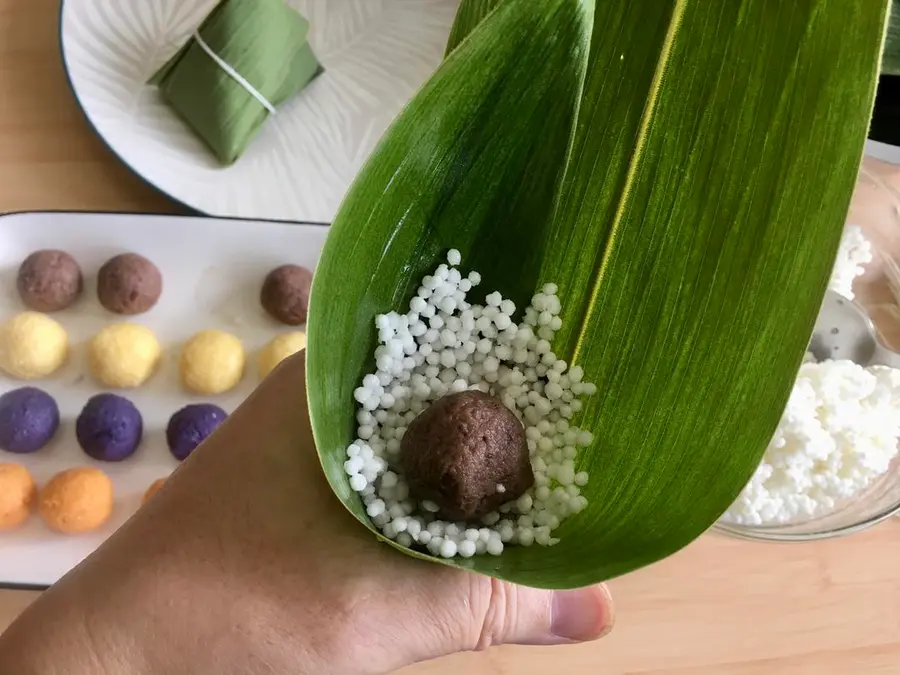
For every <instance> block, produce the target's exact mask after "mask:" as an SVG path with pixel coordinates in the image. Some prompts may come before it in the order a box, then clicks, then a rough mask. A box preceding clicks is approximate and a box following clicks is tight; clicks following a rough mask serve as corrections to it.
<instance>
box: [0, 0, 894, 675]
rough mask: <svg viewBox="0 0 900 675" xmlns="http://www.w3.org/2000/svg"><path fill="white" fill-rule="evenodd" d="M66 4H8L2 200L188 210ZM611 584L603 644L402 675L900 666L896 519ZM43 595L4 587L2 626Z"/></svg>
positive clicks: (721, 547)
mask: <svg viewBox="0 0 900 675" xmlns="http://www.w3.org/2000/svg"><path fill="white" fill-rule="evenodd" d="M122 1H123V2H124V1H125V0H122ZM129 1H132V0H129ZM134 1H137V0H134ZM57 10H58V7H57V3H56V2H55V1H54V0H0V210H2V211H19V210H29V209H78V210H116V211H123V210H139V211H154V212H177V208H176V207H175V206H173V205H172V204H171V203H170V202H168V201H167V200H166V199H164V198H163V197H161V196H160V195H159V194H157V193H156V192H154V191H153V190H152V189H151V188H149V187H147V186H146V185H144V184H143V183H142V182H141V181H140V180H138V179H137V178H135V177H134V176H133V175H132V174H131V173H130V172H129V171H128V170H127V169H125V168H123V167H122V166H121V165H120V164H119V163H118V162H117V161H116V159H115V158H114V157H113V156H112V154H111V153H109V152H108V151H107V149H106V148H105V147H104V146H103V144H102V143H101V142H100V141H99V140H97V138H95V136H94V135H93V134H92V133H91V131H90V130H89V128H88V126H87V124H86V123H85V121H84V119H83V118H82V116H81V113H80V112H79V110H78V108H77V107H76V105H75V104H74V102H73V100H72V98H71V96H70V94H69V90H68V87H67V84H66V81H65V78H64V75H63V71H62V68H61V66H60V61H59V56H58V49H57ZM898 184H900V180H898ZM0 554H2V553H0ZM611 586H612V589H613V592H614V594H615V596H616V599H617V602H618V611H619V613H618V624H617V626H616V629H615V630H614V631H613V633H612V635H610V636H609V637H608V638H606V639H605V640H603V641H601V642H599V643H597V644H592V645H585V646H577V647H570V648H560V649H542V648H500V649H494V650H490V651H488V652H485V653H480V654H465V655H461V656H458V657H455V658H451V659H446V660H444V661H440V662H436V663H432V664H424V665H420V666H417V667H415V668H411V669H409V670H407V671H404V673H405V675H413V674H417V675H450V674H451V673H456V672H461V669H463V668H466V669H467V670H468V672H470V673H472V675H501V674H503V675H512V674H513V673H515V674H517V675H532V674H533V675H537V674H539V673H540V674H541V675H544V674H546V673H559V672H566V673H570V674H571V675H577V674H582V673H583V674H585V675H587V674H588V673H590V674H592V675H593V674H598V673H604V674H610V675H613V674H621V675H626V674H627V675H639V674H640V675H762V674H768V673H777V674H779V675H807V674H809V675H856V674H858V673H875V674H878V673H885V674H887V673H894V674H896V673H900V603H898V600H900V522H898V521H893V522H889V523H885V524H883V525H881V526H879V527H877V528H876V529H874V530H872V531H869V532H867V533H864V534H860V535H857V536H854V537H851V538H849V539H844V540H836V541H830V542H822V543H816V544H806V545H774V544H752V543H746V542H738V541H733V540H729V539H726V538H723V537H718V536H714V535H709V536H706V537H704V538H703V539H701V540H700V541H698V542H697V543H696V544H694V545H693V546H691V547H690V548H689V549H688V550H686V551H684V552H682V553H680V554H678V555H676V556H674V557H672V558H670V559H669V560H666V561H664V562H662V563H660V564H658V565H656V566H654V567H653V568H651V569H647V570H643V571H641V572H638V573H636V574H633V575H631V576H628V577H627V578H624V579H619V580H616V581H614V582H613V583H612V584H611ZM33 597H35V596H34V594H32V593H26V592H14V591H0V628H2V627H3V626H6V625H7V624H8V623H9V622H10V621H11V620H12V619H13V618H14V617H15V616H16V615H17V614H18V612H20V611H21V610H22V608H24V607H25V606H26V604H27V603H28V602H29V601H30V600H31V599H32V598H33Z"/></svg>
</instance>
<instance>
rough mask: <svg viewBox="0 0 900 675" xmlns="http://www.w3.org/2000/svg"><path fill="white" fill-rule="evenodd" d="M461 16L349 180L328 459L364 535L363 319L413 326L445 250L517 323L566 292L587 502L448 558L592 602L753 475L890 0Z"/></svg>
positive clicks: (819, 290)
mask: <svg viewBox="0 0 900 675" xmlns="http://www.w3.org/2000/svg"><path fill="white" fill-rule="evenodd" d="M486 8H487V9H486ZM462 10H471V11H472V12H474V13H472V14H466V15H465V17H463V18H461V19H459V20H458V21H457V26H456V27H455V29H454V35H455V37H452V38H451V40H450V43H449V44H448V47H449V50H448V51H449V52H450V53H449V56H448V57H447V59H446V61H445V62H444V64H443V65H442V66H441V68H440V69H439V70H438V71H437V73H436V74H435V75H434V77H433V78H432V79H431V80H430V81H429V82H428V84H426V86H425V87H424V88H423V90H422V91H421V92H420V93H419V94H418V95H417V97H416V98H415V99H414V100H413V101H412V102H411V104H410V105H409V106H408V107H407V109H406V110H405V111H404V112H403V113H402V114H401V116H400V117H399V118H398V119H397V121H396V122H395V124H394V125H393V126H392V128H391V129H390V130H389V131H388V133H387V134H386V136H385V137H384V138H383V139H382V142H381V143H380V145H379V147H378V148H377V150H376V151H375V153H374V154H373V156H372V157H371V158H370V160H369V161H368V163H367V164H366V166H365V167H364V169H363V171H362V172H361V173H360V175H359V176H358V178H357V180H356V181H355V183H354V185H353V187H352V188H351V190H350V192H349V193H348V195H347V197H346V199H345V202H344V205H343V206H342V208H341V211H340V213H339V215H338V218H337V219H336V221H335V223H334V224H333V226H332V230H331V233H330V234H329V238H328V241H327V243H326V246H325V250H324V252H323V256H322V259H321V261H320V264H319V267H318V269H317V272H316V278H315V281H314V283H313V291H312V301H311V313H310V333H309V347H308V350H309V354H308V375H307V377H308V381H309V383H308V384H309V391H310V412H311V417H312V421H313V427H314V432H315V436H316V443H317V446H318V449H319V453H320V456H321V459H322V464H323V467H324V469H325V473H326V475H327V477H328V480H329V482H330V483H331V485H332V487H333V488H334V490H335V492H336V494H337V495H338V496H339V497H340V499H341V501H342V502H343V503H344V504H345V505H346V506H347V508H348V509H350V511H351V512H353V513H354V514H355V515H356V517H357V518H358V519H359V520H360V521H361V522H362V523H364V524H366V525H367V526H368V527H369V528H370V529H372V530H373V532H374V531H376V530H375V528H373V527H372V525H371V523H370V522H369V520H368V518H367V516H366V514H365V512H364V510H363V509H362V507H361V504H360V502H359V499H358V498H357V496H356V495H355V493H353V492H352V490H350V488H349V486H348V484H347V480H346V477H345V476H344V475H343V471H342V463H343V461H344V459H345V457H344V452H345V448H346V446H347V445H348V444H349V443H350V442H352V440H353V438H354V413H355V404H354V401H353V396H352V392H353V389H354V388H355V387H356V386H357V384H358V382H359V379H360V378H361V376H362V374H363V372H364V371H365V370H366V368H367V367H369V366H371V354H372V350H373V347H374V327H373V322H374V317H375V315H376V314H378V313H382V312H385V311H388V310H390V309H398V310H401V311H402V310H403V308H405V306H406V303H407V302H408V300H409V297H410V294H411V293H412V291H413V289H414V287H415V286H416V285H417V284H418V282H419V280H420V279H421V276H422V275H423V274H424V273H425V271H426V270H428V269H431V268H433V266H434V265H435V264H436V263H437V261H438V258H439V257H440V256H441V255H442V254H443V253H444V252H445V251H446V250H447V249H448V248H451V247H453V248H458V249H460V250H461V251H462V252H463V260H464V265H471V266H472V267H473V268H475V269H478V270H479V271H481V272H482V273H483V275H484V278H485V283H484V284H483V285H484V286H485V287H486V288H488V289H493V288H497V289H499V290H501V292H503V294H504V295H506V296H510V297H512V299H513V300H515V301H516V303H517V305H519V306H522V304H523V301H525V300H527V299H528V298H529V297H530V295H531V293H532V292H533V291H534V289H535V288H537V287H538V286H539V285H540V284H542V283H544V282H550V281H552V282H555V283H557V284H558V285H559V287H560V296H561V298H562V301H563V310H564V315H563V328H562V330H561V331H560V332H559V334H558V335H557V338H556V341H555V343H554V345H553V348H554V352H555V353H556V354H557V355H559V356H561V357H563V358H565V359H566V360H567V361H568V362H569V363H570V364H578V365H581V366H582V367H583V368H584V370H585V372H586V373H587V377H588V378H589V379H591V380H592V381H594V382H596V383H597V384H598V386H599V387H600V391H599V392H598V393H597V394H596V395H595V396H593V397H592V398H591V400H590V401H588V403H587V405H586V406H585V409H584V412H583V415H582V418H581V421H580V423H581V424H582V426H586V427H587V428H589V429H591V430H592V431H593V432H594V436H595V443H594V445H593V446H592V447H591V448H589V451H588V452H586V453H585V454H584V457H583V460H582V466H581V467H579V468H583V469H586V470H588V471H589V472H590V477H591V478H590V482H589V484H588V486H587V487H586V488H585V489H584V494H585V495H586V496H587V497H588V499H589V500H590V503H589V506H588V508H587V509H586V510H585V511H583V512H581V513H580V514H578V515H577V516H572V517H570V518H569V519H568V520H566V521H565V523H564V524H563V526H562V527H561V528H560V529H559V530H558V533H559V537H560V539H561V543H560V544H558V545H556V546H553V547H549V548H542V547H529V548H521V547H509V548H508V549H507V550H506V551H504V553H503V555H501V556H499V557H491V556H476V557H474V558H471V559H468V560H457V559H454V560H452V561H451V563H448V564H454V565H457V566H459V567H464V568H467V569H473V570H476V571H479V572H482V573H485V574H489V575H492V576H496V577H499V578H504V579H509V580H512V581H515V582H518V583H524V584H528V585H532V586H539V587H553V588H565V587H574V586H581V585H585V584H588V583H592V582H596V581H598V580H602V579H607V578H610V577H613V576H616V575H620V574H623V573H626V572H628V571H631V570H633V569H636V568H638V567H640V566H642V565H646V564H648V563H652V562H654V561H656V560H658V559H660V558H662V557H664V556H666V555H669V554H671V553H673V552H675V551H677V550H678V549H680V548H682V547H683V546H685V545H686V544H688V543H689V542H690V541H692V540H693V539H694V538H696V537H697V536H699V535H700V534H701V533H702V532H703V531H705V530H706V529H707V528H708V527H709V526H710V525H711V524H712V523H713V522H715V520H716V519H717V518H718V517H719V515H721V513H722V512H724V510H725V509H726V508H727V507H728V505H729V504H730V503H731V501H732V500H733V499H734V498H735V497H736V495H737V494H738V492H739V491H740V489H741V488H742V487H743V485H744V484H745V483H746V481H747V479H748V478H749V477H750V475H751V474H752V472H753V470H754V469H755V467H756V465H757V464H758V462H759V459H760V457H761V456H762V453H763V452H764V450H765V447H766V444H767V442H768V440H769V438H770V437H771V434H772V433H773V431H774V428H775V425H776V423H777V421H778V418H779V417H780V414H781V411H782V409H783V407H784V404H785V402H786V400H787V396H788V393H789V391H790V388H791V385H792V383H793V379H794V376H795V374H796V370H797V368H798V366H799V363H800V361H801V358H802V355H803V352H804V350H805V348H806V343H807V340H808V338H809V335H810V333H811V331H812V327H813V325H814V320H815V316H816V313H817V310H818V306H819V304H820V303H821V299H822V297H823V295H824V292H825V287H826V284H827V280H828V276H829V272H830V268H831V265H832V263H833V260H834V257H835V253H836V249H837V244H838V241H839V237H840V232H841V228H842V225H843V219H844V216H845V214H846V211H847V207H848V205H849V200H850V194H851V191H852V187H853V184H854V180H855V176H856V171H857V169H858V166H859V161H860V158H861V155H862V149H863V143H864V140H865V135H866V129H867V125H868V121H869V114H870V112H871V107H872V100H873V97H874V89H875V83H876V79H877V75H878V67H879V61H880V57H881V43H882V36H883V34H884V28H885V24H886V18H887V10H888V0H864V1H862V2H857V3H840V4H838V3H833V2H827V1H826V0H795V2H791V3H781V2H776V1H775V0H735V1H734V2H724V3H708V2H700V1H698V0H609V1H605V2H602V3H597V4H596V7H595V6H594V3H593V2H591V1H588V0H544V1H543V2H541V3H534V2H531V1H530V0H503V1H502V2H498V3H497V4H496V6H495V7H493V8H492V9H491V8H489V7H488V4H485V3H484V2H478V1H477V0H464V2H463V5H462V6H461V16H462ZM573 120H574V122H573ZM825 139H827V142H826V141H825ZM422 557H428V556H422Z"/></svg>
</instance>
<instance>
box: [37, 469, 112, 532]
mask: <svg viewBox="0 0 900 675" xmlns="http://www.w3.org/2000/svg"><path fill="white" fill-rule="evenodd" d="M38 509H39V511H40V514H41V517H42V518H43V519H44V522H46V523H47V525H48V526H49V527H50V528H51V529H53V530H56V531H57V532H62V533H63V534H79V533H81V532H90V531H91V530H96V529H97V528H98V527H100V526H101V525H103V524H104V523H105V522H106V521H107V520H109V517H110V515H112V509H113V486H112V481H111V480H110V479H109V476H107V475H106V474H105V473H103V472H102V471H100V469H94V468H92V467H87V466H86V467H80V468H77V469H69V470H67V471H62V472H60V473H58V474H56V475H55V476H53V478H51V479H50V482H49V483H47V484H46V485H45V486H44V489H43V490H41V493H40V497H39V499H38Z"/></svg>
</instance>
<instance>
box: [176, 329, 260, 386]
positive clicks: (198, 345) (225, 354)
mask: <svg viewBox="0 0 900 675" xmlns="http://www.w3.org/2000/svg"><path fill="white" fill-rule="evenodd" d="M245 362H246V356H245V355H244V346H243V345H242V344H241V341H240V340H238V339H237V338H236V337H235V336H234V335H232V334H231V333H226V332H224V331H221V330H202V331H200V332H199V333H197V334H196V335H194V336H193V337H192V338H191V339H190V340H188V341H187V342H186V343H185V345H184V347H183V348H182V350H181V362H180V363H179V370H180V371H181V383H182V384H183V385H184V387H185V389H187V390H189V391H192V392H194V393H197V394H221V393H222V392H226V391H228V390H229V389H233V388H234V387H235V386H236V385H237V383H238V382H240V381H241V378H242V377H243V375H244V365H245Z"/></svg>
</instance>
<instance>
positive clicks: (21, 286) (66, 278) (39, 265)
mask: <svg viewBox="0 0 900 675" xmlns="http://www.w3.org/2000/svg"><path fill="white" fill-rule="evenodd" d="M16 288H17V289H18V291H19V297H21V298H22V302H23V303H24V304H25V306H26V307H27V308H28V309H31V310H34V311H35V312H58V311H60V310H63V309H67V308H69V307H71V306H72V305H73V304H74V303H75V301H76V300H77V299H78V297H79V296H80V295H81V292H82V290H84V277H83V276H82V274H81V267H80V266H79V265H78V263H77V262H76V260H75V258H73V257H72V256H71V255H69V254H68V253H66V252H65V251H58V250H56V249H46V250H42V251H35V252H34V253H32V254H31V255H29V256H28V257H27V258H25V260H23V261H22V264H21V265H20V266H19V274H18V276H17V277H16Z"/></svg>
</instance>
